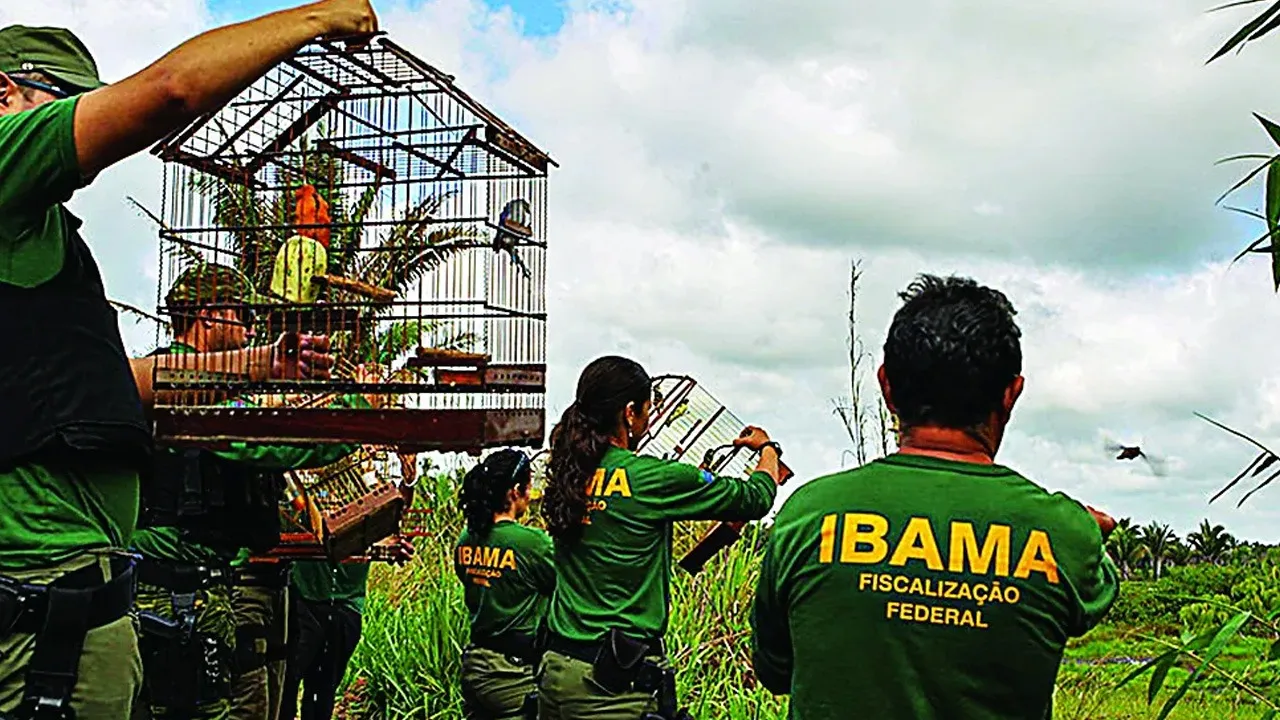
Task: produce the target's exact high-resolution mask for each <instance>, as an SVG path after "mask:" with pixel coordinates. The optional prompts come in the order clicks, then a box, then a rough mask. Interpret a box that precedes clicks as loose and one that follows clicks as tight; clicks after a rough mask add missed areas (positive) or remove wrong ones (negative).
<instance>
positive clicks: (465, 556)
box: [458, 545, 471, 565]
mask: <svg viewBox="0 0 1280 720" xmlns="http://www.w3.org/2000/svg"><path fill="white" fill-rule="evenodd" d="M458 562H459V563H460V564H462V565H470V564H471V546H470V545H463V546H462V547H460V548H458Z"/></svg>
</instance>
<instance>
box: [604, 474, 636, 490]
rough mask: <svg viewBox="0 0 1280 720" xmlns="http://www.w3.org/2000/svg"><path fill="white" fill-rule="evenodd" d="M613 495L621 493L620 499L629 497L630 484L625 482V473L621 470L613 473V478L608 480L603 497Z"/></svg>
mask: <svg viewBox="0 0 1280 720" xmlns="http://www.w3.org/2000/svg"><path fill="white" fill-rule="evenodd" d="M614 493H621V494H622V497H631V483H629V482H627V471H626V470H623V469H622V468H618V469H616V470H614V471H613V476H612V477H610V478H609V487H607V488H605V489H604V496H605V497H609V496H610V495H612V494H614Z"/></svg>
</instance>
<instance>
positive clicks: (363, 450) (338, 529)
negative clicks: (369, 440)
mask: <svg viewBox="0 0 1280 720" xmlns="http://www.w3.org/2000/svg"><path fill="white" fill-rule="evenodd" d="M380 455H385V451H381V452H375V451H371V450H370V449H369V448H367V447H360V448H359V449H357V450H356V451H355V452H353V453H352V454H350V455H348V456H346V457H344V458H342V459H341V460H339V461H337V462H335V463H333V464H332V465H327V466H325V467H322V468H317V469H314V470H294V471H291V472H288V473H286V481H287V485H288V487H289V489H290V493H289V494H290V495H291V498H290V499H291V500H292V503H291V508H290V509H291V510H292V511H293V512H294V513H296V515H295V517H294V519H295V520H296V522H297V524H298V525H300V526H302V527H304V528H306V529H307V530H309V531H310V532H311V533H312V534H313V535H314V537H315V538H316V540H317V541H318V543H319V544H320V546H321V547H323V549H324V552H325V555H326V556H327V557H329V558H330V559H332V560H341V559H344V558H347V557H351V556H352V555H356V554H358V553H361V552H364V551H365V550H366V549H367V548H369V547H370V546H371V545H373V544H374V543H376V542H378V541H379V540H383V539H385V538H387V537H390V536H392V535H394V534H395V533H396V532H398V531H399V529H400V519H401V515H402V513H403V512H404V497H403V496H402V495H401V494H400V488H399V487H398V485H397V484H396V482H395V481H394V478H392V477H391V476H390V474H389V473H388V472H387V470H386V465H385V458H383V457H379V456H380ZM379 460H382V462H381V463H380V462H378V461H379Z"/></svg>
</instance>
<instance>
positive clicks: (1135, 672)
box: [1116, 649, 1178, 688]
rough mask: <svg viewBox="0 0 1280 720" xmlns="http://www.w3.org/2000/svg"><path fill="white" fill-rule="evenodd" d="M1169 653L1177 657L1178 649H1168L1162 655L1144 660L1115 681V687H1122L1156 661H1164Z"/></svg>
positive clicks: (1148, 668)
mask: <svg viewBox="0 0 1280 720" xmlns="http://www.w3.org/2000/svg"><path fill="white" fill-rule="evenodd" d="M1170 655H1172V656H1173V657H1177V656H1178V651H1177V650H1176V649H1175V650H1169V651H1168V652H1166V653H1164V654H1163V655H1158V656H1156V657H1154V658H1151V659H1150V660H1148V661H1147V662H1145V663H1143V664H1142V665H1140V666H1139V667H1138V668H1137V669H1135V670H1133V671H1132V672H1130V673H1129V674H1128V675H1126V676H1125V678H1124V679H1123V680H1121V681H1120V682H1119V683H1117V684H1116V687H1117V688H1122V687H1124V686H1125V685H1128V684H1129V683H1130V682H1131V681H1133V679H1134V678H1136V677H1138V676H1139V675H1141V674H1142V673H1144V672H1146V671H1147V670H1150V669H1151V668H1152V667H1154V666H1155V665H1156V664H1157V663H1160V662H1163V661H1164V659H1165V658H1166V657H1169V656H1170Z"/></svg>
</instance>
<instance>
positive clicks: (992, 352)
mask: <svg viewBox="0 0 1280 720" xmlns="http://www.w3.org/2000/svg"><path fill="white" fill-rule="evenodd" d="M898 297H900V298H901V299H902V300H903V305H902V307H901V308H899V309H898V311H897V312H896V313H894V316H893V322H892V323H891V324H890V325H889V332H888V334H887V335H886V337H885V341H884V372H885V376H886V379H887V380H888V383H889V392H890V395H891V399H892V401H893V406H894V411H895V412H896V414H897V415H898V420H899V423H900V426H901V427H902V428H904V429H905V428H908V427H911V426H914V425H934V426H938V427H944V428H954V429H966V430H972V429H976V428H977V427H979V426H981V425H983V424H984V423H985V422H986V420H987V418H988V417H990V414H991V413H992V411H995V410H997V409H999V408H1000V405H1001V403H1002V401H1003V397H1004V391H1005V389H1006V388H1007V387H1008V386H1009V383H1010V382H1012V381H1013V379H1014V378H1015V377H1017V376H1018V375H1019V374H1021V372H1022V346H1021V344H1020V341H1019V338H1020V337H1021V335H1022V332H1021V331H1020V330H1019V329H1018V326H1017V324H1016V323H1015V322H1014V320H1013V316H1014V315H1016V314H1017V311H1016V310H1014V309H1013V305H1012V304H1011V303H1010V302H1009V299H1008V298H1007V297H1005V295H1004V293H1002V292H1000V291H999V290H995V289H992V288H989V287H985V286H983V285H979V284H978V283H977V282H975V281H974V280H972V279H970V278H963V277H956V276H954V275H953V276H949V277H946V278H940V277H938V276H936V275H920V276H918V277H917V279H916V280H915V281H913V282H912V283H911V284H910V285H908V286H907V289H906V290H905V291H903V292H900V293H898Z"/></svg>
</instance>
